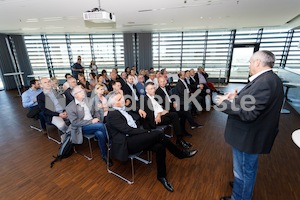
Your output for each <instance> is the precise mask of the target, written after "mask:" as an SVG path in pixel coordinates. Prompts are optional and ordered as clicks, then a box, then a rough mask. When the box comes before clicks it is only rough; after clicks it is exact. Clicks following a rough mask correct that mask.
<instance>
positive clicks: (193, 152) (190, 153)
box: [182, 150, 198, 159]
mask: <svg viewBox="0 0 300 200" xmlns="http://www.w3.org/2000/svg"><path fill="white" fill-rule="evenodd" d="M197 152H198V150H190V151H189V150H183V157H182V159H183V158H190V157H193V156H194V155H196V153H197Z"/></svg>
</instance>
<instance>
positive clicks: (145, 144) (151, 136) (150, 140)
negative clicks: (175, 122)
mask: <svg viewBox="0 0 300 200" xmlns="http://www.w3.org/2000/svg"><path fill="white" fill-rule="evenodd" d="M127 148H128V153H129V154H133V153H138V152H140V151H142V150H150V151H153V152H155V153H156V167H157V177H158V178H161V177H166V175H167V172H166V171H167V170H166V148H167V149H168V150H169V151H170V153H172V154H173V155H174V156H176V157H177V158H183V156H184V154H183V152H182V151H181V150H180V149H178V148H177V147H176V146H175V145H174V144H173V143H172V142H171V141H170V140H169V139H168V138H166V137H165V135H164V134H163V133H162V132H160V131H151V132H150V133H143V134H138V135H132V136H129V137H127Z"/></svg>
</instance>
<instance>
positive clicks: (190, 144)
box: [183, 140, 193, 147]
mask: <svg viewBox="0 0 300 200" xmlns="http://www.w3.org/2000/svg"><path fill="white" fill-rule="evenodd" d="M183 142H184V143H185V144H186V145H188V146H189V147H192V146H193V145H192V143H189V142H187V141H185V140H183Z"/></svg>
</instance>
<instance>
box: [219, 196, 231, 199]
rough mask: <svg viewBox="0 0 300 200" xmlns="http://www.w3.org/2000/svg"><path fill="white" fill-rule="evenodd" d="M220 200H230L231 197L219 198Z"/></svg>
mask: <svg viewBox="0 0 300 200" xmlns="http://www.w3.org/2000/svg"><path fill="white" fill-rule="evenodd" d="M220 200H231V196H225V197H221V198H220Z"/></svg>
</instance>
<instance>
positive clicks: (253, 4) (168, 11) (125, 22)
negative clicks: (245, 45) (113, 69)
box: [0, 0, 300, 34]
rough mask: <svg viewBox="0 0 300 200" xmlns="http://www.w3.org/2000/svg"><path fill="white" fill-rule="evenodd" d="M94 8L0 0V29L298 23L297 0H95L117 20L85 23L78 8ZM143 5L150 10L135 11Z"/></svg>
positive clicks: (83, 3) (47, 0) (54, 0)
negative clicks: (96, 23) (92, 24)
mask: <svg viewBox="0 0 300 200" xmlns="http://www.w3.org/2000/svg"><path fill="white" fill-rule="evenodd" d="M185 2H186V3H185ZM95 7H99V3H98V0H0V33H5V34H15V33H18V34H34V33H48V34H49V33H101V32H109V33H111V32H149V31H187V30H207V29H240V28H247V29H248V28H250V29H251V28H252V27H255V28H257V27H277V26H280V27H284V28H294V27H297V26H300V15H299V14H300V0H186V1H185V0H101V8H102V9H105V10H107V11H109V12H112V13H114V14H115V16H116V18H117V21H116V23H115V24H99V25H97V26H96V27H89V26H87V25H86V24H85V22H84V20H83V17H82V13H83V12H85V11H87V10H91V9H92V8H95ZM148 9H154V10H152V11H147V12H139V11H140V10H148ZM297 16H298V17H297ZM295 17H296V19H294V20H292V22H290V23H288V24H287V22H288V21H290V20H291V19H293V18H295Z"/></svg>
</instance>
